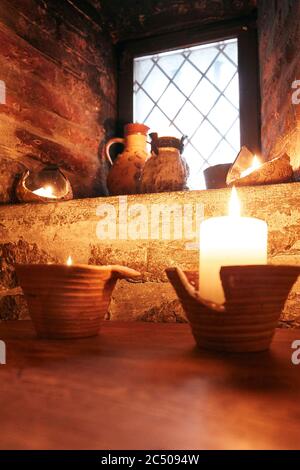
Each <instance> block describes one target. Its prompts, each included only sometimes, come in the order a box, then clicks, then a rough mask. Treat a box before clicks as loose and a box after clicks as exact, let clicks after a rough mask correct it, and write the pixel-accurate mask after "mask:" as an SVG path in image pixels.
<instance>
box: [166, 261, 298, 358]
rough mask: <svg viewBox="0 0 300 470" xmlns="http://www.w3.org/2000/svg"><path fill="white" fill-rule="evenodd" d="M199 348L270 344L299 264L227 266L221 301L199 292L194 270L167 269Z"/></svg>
mask: <svg viewBox="0 0 300 470" xmlns="http://www.w3.org/2000/svg"><path fill="white" fill-rule="evenodd" d="M166 272H167V275H168V278H169V280H170V282H171V283H172V285H173V287H174V289H175V291H176V293H177V295H178V298H179V300H180V301H181V304H182V306H183V308H184V310H185V313H186V316H187V319H188V321H189V323H190V326H191V329H192V333H193V336H194V338H195V340H196V343H197V345H198V347H199V348H202V349H209V350H215V351H229V352H254V351H264V350H266V349H268V348H269V346H270V344H271V341H272V338H273V335H274V333H275V328H276V326H277V324H278V320H279V317H280V314H281V312H282V309H283V306H284V303H285V301H286V299H287V297H288V295H289V292H290V290H291V288H292V286H293V284H294V283H295V282H296V280H297V277H298V276H299V274H300V267H299V266H270V265H252V266H226V267H222V268H221V271H220V277H221V281H222V285H223V289H224V293H225V299H226V300H225V303H224V304H223V305H220V304H214V303H211V302H207V301H205V300H204V299H202V298H201V297H200V296H199V293H198V291H197V290H196V289H197V282H198V272H187V273H184V272H183V271H181V269H179V268H170V269H167V270H166Z"/></svg>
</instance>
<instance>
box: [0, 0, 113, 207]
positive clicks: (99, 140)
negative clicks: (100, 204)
mask: <svg viewBox="0 0 300 470" xmlns="http://www.w3.org/2000/svg"><path fill="white" fill-rule="evenodd" d="M81 5H83V6H84V2H71V1H69V0H51V1H49V2H48V1H47V2H45V1H43V0H22V1H20V0H1V2H0V84H1V86H2V88H3V86H4V84H5V88H6V103H5V104H3V103H2V104H0V203H1V202H8V201H9V199H11V198H12V196H13V194H12V191H9V188H11V186H12V184H13V176H14V175H16V174H19V173H20V172H21V171H22V170H23V168H24V167H23V166H21V165H20V163H22V164H24V165H26V166H27V167H29V168H38V167H40V165H41V163H42V164H46V163H57V164H59V165H60V166H61V167H62V168H63V169H64V170H65V171H66V173H67V174H68V175H69V177H70V179H71V182H72V185H73V189H74V193H75V196H76V197H85V196H96V195H101V194H103V193H105V187H104V185H103V181H102V180H103V175H102V173H101V171H100V162H99V155H100V153H101V148H102V146H103V143H104V141H105V139H107V137H109V136H111V135H112V134H113V133H114V126H115V117H116V66H115V51H114V48H113V45H112V40H111V37H110V36H109V34H108V32H107V31H106V29H105V22H104V21H103V20H102V18H101V16H100V15H99V14H98V13H97V12H96V10H93V9H91V8H90V9H88V10H87V11H85V10H83V9H82V7H81Z"/></svg>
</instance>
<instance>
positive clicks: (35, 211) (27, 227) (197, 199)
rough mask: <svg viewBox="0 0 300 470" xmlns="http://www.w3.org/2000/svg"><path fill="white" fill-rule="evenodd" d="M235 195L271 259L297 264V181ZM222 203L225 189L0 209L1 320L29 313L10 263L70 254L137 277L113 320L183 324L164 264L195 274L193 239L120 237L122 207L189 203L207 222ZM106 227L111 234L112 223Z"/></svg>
mask: <svg viewBox="0 0 300 470" xmlns="http://www.w3.org/2000/svg"><path fill="white" fill-rule="evenodd" d="M239 196H240V199H241V202H242V206H243V214H244V215H249V216H256V217H259V218H262V219H265V220H266V221H267V222H268V226H269V262H270V263H274V264H297V265H299V264H300V183H292V184H282V185H275V186H265V187H263V186H262V187H256V188H254V187H252V188H251V187H249V188H243V189H240V190H239ZM228 199H229V190H226V189H225V190H214V191H191V192H183V193H168V194H166V193H162V194H152V195H140V196H130V197H128V199H127V200H126V199H125V200H124V202H123V205H121V209H120V200H119V198H116V197H114V198H94V199H84V200H77V201H70V202H64V203H58V204H55V203H51V204H50V205H35V206H33V205H15V206H10V207H8V206H2V207H0V240H1V241H0V259H1V268H0V318H1V319H8V318H25V317H26V315H27V308H26V304H25V302H24V299H23V296H22V293H21V291H20V289H19V287H18V282H17V279H16V276H15V273H14V264H15V263H43V262H48V261H51V262H60V263H64V262H65V261H66V259H67V258H68V256H69V255H71V256H72V257H73V259H74V262H75V263H76V262H79V263H89V264H116V263H118V264H125V265H128V266H130V267H132V268H135V269H138V270H140V272H141V273H142V281H141V282H134V283H133V282H128V281H119V282H118V284H117V286H116V288H115V290H114V293H113V297H112V302H111V305H110V309H109V317H110V318H111V319H112V320H145V321H184V316H183V313H182V310H181V307H180V305H179V302H178V300H177V299H176V296H175V294H174V292H173V289H172V287H171V286H170V284H169V283H168V281H167V278H166V275H165V272H164V270H165V268H166V267H168V266H180V267H182V268H183V269H186V270H198V251H197V250H196V249H192V248H193V245H191V242H193V239H192V238H191V237H189V236H187V235H186V232H185V234H184V236H183V238H181V239H176V240H175V239H174V233H173V232H172V230H171V239H163V237H162V234H161V233H160V236H159V238H158V239H152V240H151V239H146V238H145V237H144V239H136V240H132V239H120V238H119V237H120V236H121V237H122V236H124V233H125V234H126V230H127V229H128V226H129V225H128V223H129V222H131V221H132V220H134V216H133V215H132V216H130V213H128V214H129V215H128V217H127V218H124V217H123V218H122V217H121V220H120V216H121V214H124V210H125V209H124V207H125V206H124V204H126V203H127V206H128V208H130V207H132V205H133V204H142V205H143V207H144V208H145V210H146V211H147V214H150V212H151V210H152V208H153V207H157V205H158V204H162V205H163V208H162V209H163V210H164V211H167V210H168V207H170V205H173V204H179V205H180V207H182V205H183V204H190V205H192V209H193V214H194V215H195V211H196V208H197V204H200V205H202V204H203V207H204V215H205V217H210V216H216V215H224V214H226V213H227V204H228ZM126 201H127V202H126ZM104 204H109V206H103V205H104ZM199 207H200V206H199ZM108 208H112V210H113V211H114V210H115V211H116V222H117V236H116V238H115V239H111V238H108V239H99V238H98V237H97V228H98V235H99V221H102V223H103V221H105V220H106V219H105V217H106V215H105V212H103V210H104V209H105V210H108ZM200 209H201V207H200ZM125 213H127V212H125ZM199 213H201V211H200V212H199ZM97 214H98V215H97ZM135 217H137V215H135ZM149 220H150V216H149ZM126 224H127V229H126ZM160 227H161V219H160ZM143 228H145V227H143ZM152 229H153V226H152ZM108 230H112V232H111V233H113V225H112V223H111V224H110V226H109V227H108ZM220 236H222V234H220ZM187 243H188V245H187ZM187 248H188V249H187ZM194 248H195V247H194ZM284 324H285V325H288V326H289V325H292V326H297V325H299V324H300V282H298V283H297V284H296V285H295V288H294V290H293V292H292V294H291V296H290V299H289V302H288V304H287V306H286V310H285V315H284Z"/></svg>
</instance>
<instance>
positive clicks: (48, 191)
mask: <svg viewBox="0 0 300 470" xmlns="http://www.w3.org/2000/svg"><path fill="white" fill-rule="evenodd" d="M32 192H33V194H37V196H41V197H49V198H51V199H56V196H55V194H54V192H53V188H52V186H45V187H42V188H39V189H36V190H35V191H32Z"/></svg>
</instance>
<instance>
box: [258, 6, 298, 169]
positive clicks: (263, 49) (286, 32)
mask: <svg viewBox="0 0 300 470" xmlns="http://www.w3.org/2000/svg"><path fill="white" fill-rule="evenodd" d="M258 18H259V22H258V24H259V53H260V70H261V97H262V146H263V152H264V153H265V155H266V156H267V157H269V158H271V157H272V156H274V155H277V154H279V153H281V152H287V153H288V154H289V155H290V156H291V157H292V160H293V165H294V168H295V169H297V168H299V167H300V104H293V103H292V93H293V92H295V91H296V90H295V89H293V88H292V83H293V82H294V81H295V80H300V61H299V42H300V28H299V18H300V2H299V1H295V0H280V1H278V0H260V1H259V2H258ZM298 99H299V93H298Z"/></svg>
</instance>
